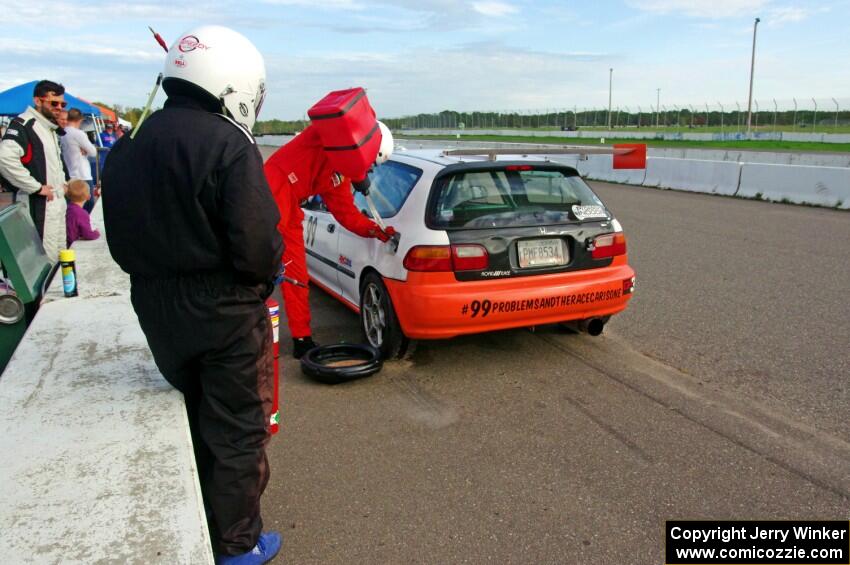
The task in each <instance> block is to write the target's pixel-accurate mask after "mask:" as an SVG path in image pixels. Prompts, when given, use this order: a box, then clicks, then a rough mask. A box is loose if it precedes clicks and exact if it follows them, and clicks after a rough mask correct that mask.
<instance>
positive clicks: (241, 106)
mask: <svg viewBox="0 0 850 565" xmlns="http://www.w3.org/2000/svg"><path fill="white" fill-rule="evenodd" d="M239 113H240V114H242V115H243V116H245V117H246V118H247V117H248V106H247V105H246V104H245V103H244V102H240V103H239Z"/></svg>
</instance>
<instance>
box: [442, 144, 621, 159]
mask: <svg viewBox="0 0 850 565" xmlns="http://www.w3.org/2000/svg"><path fill="white" fill-rule="evenodd" d="M634 151H637V149H636V148H634V147H582V146H580V145H579V146H566V147H551V148H542V147H512V148H500V149H487V148H480V149H475V148H473V149H446V150H445V151H443V155H444V156H450V155H451V156H458V157H461V156H469V157H471V156H478V155H480V156H484V155H486V156H487V158H488V159H489V160H490V161H495V160H496V156H497V155H522V156H523V157H527V156H528V155H628V154H630V153H633V152H634Z"/></svg>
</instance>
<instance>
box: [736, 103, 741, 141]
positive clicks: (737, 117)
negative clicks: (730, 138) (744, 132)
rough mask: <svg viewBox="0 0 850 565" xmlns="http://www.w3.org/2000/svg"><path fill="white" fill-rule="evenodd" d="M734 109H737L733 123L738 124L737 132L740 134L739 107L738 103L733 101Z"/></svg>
mask: <svg viewBox="0 0 850 565" xmlns="http://www.w3.org/2000/svg"><path fill="white" fill-rule="evenodd" d="M735 107H736V108H737V109H738V110H737V111H736V112H735V122H736V123H737V124H738V132H737V133H741V105H740V104H738V101H737V100H735Z"/></svg>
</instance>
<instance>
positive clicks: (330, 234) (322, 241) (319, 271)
mask: <svg viewBox="0 0 850 565" xmlns="http://www.w3.org/2000/svg"><path fill="white" fill-rule="evenodd" d="M303 210H304V224H303V225H304V250H305V251H306V252H307V270H308V271H309V272H310V276H311V277H312V278H313V279H314V280H315V281H316V282H318V283H319V284H321V285H322V286H324V287H325V288H327V289H329V290H332V291H333V292H335V293H337V294H339V293H340V288H339V277H338V272H337V265H338V263H339V253H337V245H338V241H339V226H338V225H337V223H336V220H334V217H333V216H332V215H331V214H330V212H328V211H327V208H325V205H324V203H323V202H322V200H321V198H317V197H314V198H312V199H311V200H310V201H308V202H307V204H305V205H304V207H303Z"/></svg>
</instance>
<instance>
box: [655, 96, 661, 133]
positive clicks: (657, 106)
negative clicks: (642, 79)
mask: <svg viewBox="0 0 850 565" xmlns="http://www.w3.org/2000/svg"><path fill="white" fill-rule="evenodd" d="M655 90H656V98H655V129H658V117H659V116H658V109H659V107H660V105H661V89H660V88H656V89H655Z"/></svg>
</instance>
